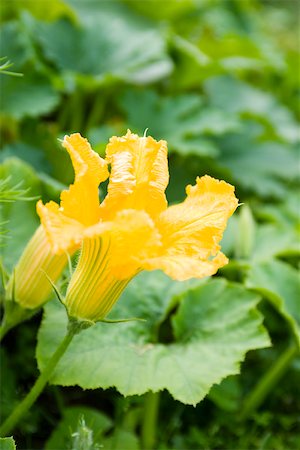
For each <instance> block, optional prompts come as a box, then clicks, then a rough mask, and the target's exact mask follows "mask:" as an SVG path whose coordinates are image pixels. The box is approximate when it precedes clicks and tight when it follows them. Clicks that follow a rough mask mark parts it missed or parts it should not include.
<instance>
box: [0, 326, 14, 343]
mask: <svg viewBox="0 0 300 450" xmlns="http://www.w3.org/2000/svg"><path fill="white" fill-rule="evenodd" d="M10 328H11V327H10V326H8V325H7V324H6V323H3V324H2V325H1V326H0V342H1V341H2V339H3V338H4V336H5V335H6V333H8V332H9V330H10Z"/></svg>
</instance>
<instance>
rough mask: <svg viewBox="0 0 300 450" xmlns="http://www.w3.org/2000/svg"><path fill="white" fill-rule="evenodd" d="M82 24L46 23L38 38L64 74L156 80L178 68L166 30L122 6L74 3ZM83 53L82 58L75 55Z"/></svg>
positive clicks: (79, 55) (38, 33)
mask: <svg viewBox="0 0 300 450" xmlns="http://www.w3.org/2000/svg"><path fill="white" fill-rule="evenodd" d="M73 7H74V11H75V14H76V15H77V16H78V20H79V22H80V26H75V25H73V24H72V23H71V22H70V21H67V20H59V21H56V22H53V23H50V24H46V23H42V22H40V23H39V24H38V26H37V32H36V33H37V39H38V41H39V42H40V44H41V46H42V48H43V51H44V53H45V55H46V57H47V58H48V59H49V60H50V61H52V62H53V63H54V64H55V65H56V66H57V67H58V68H59V69H60V70H62V71H65V72H70V73H73V74H74V75H75V74H77V73H79V74H85V75H94V76H96V77H97V80H98V81H101V80H103V79H105V77H107V76H108V75H109V76H114V77H116V78H120V79H126V80H129V81H130V80H131V81H133V82H138V81H140V82H143V83H147V82H151V81H156V80H157V79H160V78H162V77H164V76H166V75H167V74H169V73H170V71H171V70H172V62H171V60H170V58H169V57H168V56H167V53H166V48H165V42H164V39H163V37H162V35H161V33H160V31H159V30H158V29H157V28H155V27H153V26H151V25H150V24H149V23H148V22H147V21H145V20H144V19H142V18H139V20H137V18H136V16H135V14H133V13H131V12H130V11H129V10H128V9H127V8H126V7H125V6H124V5H121V4H119V3H118V2H112V3H107V2H88V1H87V2H84V3H80V2H74V4H73ZM74 55H77V56H74Z"/></svg>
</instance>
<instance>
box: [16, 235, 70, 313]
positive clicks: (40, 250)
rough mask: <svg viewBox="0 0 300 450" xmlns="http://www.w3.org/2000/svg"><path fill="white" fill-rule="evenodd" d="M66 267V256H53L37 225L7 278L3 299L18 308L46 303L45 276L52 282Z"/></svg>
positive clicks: (47, 295) (48, 289)
mask: <svg viewBox="0 0 300 450" xmlns="http://www.w3.org/2000/svg"><path fill="white" fill-rule="evenodd" d="M66 264H67V255H66V254H65V253H64V254H62V255H55V254H54V253H53V251H52V249H51V246H50V244H49V242H48V239H47V237H46V234H45V230H44V228H43V227H42V226H39V227H38V229H37V230H36V232H35V233H34V235H33V236H32V238H31V239H30V241H29V242H28V244H27V246H26V247H25V250H24V251H23V253H22V255H21V257H20V259H19V261H18V263H17V265H16V267H15V269H14V274H13V276H12V277H11V278H10V281H9V284H8V287H7V300H11V299H12V298H13V299H14V301H15V302H16V303H18V304H19V305H20V306H21V307H22V308H26V309H35V308H38V307H39V306H41V305H42V304H43V303H45V302H46V300H47V299H48V297H49V295H50V293H51V291H52V286H51V284H50V282H49V280H48V279H47V276H48V277H49V278H50V279H51V280H52V281H53V282H56V281H57V279H58V278H59V276H60V275H61V273H62V271H63V269H64V268H65V266H66ZM46 274H47V276H46ZM13 290H14V292H13Z"/></svg>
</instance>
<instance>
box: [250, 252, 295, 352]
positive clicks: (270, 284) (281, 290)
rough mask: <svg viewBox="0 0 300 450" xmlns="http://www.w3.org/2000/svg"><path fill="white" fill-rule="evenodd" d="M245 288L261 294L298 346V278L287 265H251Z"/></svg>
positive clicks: (266, 263) (276, 262) (274, 262)
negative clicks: (247, 287) (281, 318)
mask: <svg viewBox="0 0 300 450" xmlns="http://www.w3.org/2000/svg"><path fill="white" fill-rule="evenodd" d="M246 284H247V286H249V287H251V288H253V289H255V290H256V291H258V292H260V293H261V294H263V295H264V296H265V297H266V298H267V299H268V300H269V301H270V302H271V303H272V304H273V305H274V307H275V308H276V309H277V310H278V312H279V313H280V314H281V315H282V316H283V317H284V318H285V319H286V320H287V322H288V323H289V325H290V327H291V329H292V331H293V333H294V335H295V338H296V341H297V342H298V344H299V345H300V295H299V294H300V277H299V272H298V271H297V270H296V269H294V268H293V267H291V266H290V265H289V264H287V263H284V262H282V261H278V260H271V261H268V262H264V263H261V264H256V265H253V266H252V267H251V269H250V271H249V274H248V277H247V280H246Z"/></svg>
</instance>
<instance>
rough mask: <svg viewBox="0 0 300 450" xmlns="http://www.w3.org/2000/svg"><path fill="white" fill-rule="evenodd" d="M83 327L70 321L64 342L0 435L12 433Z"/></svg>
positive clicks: (9, 418)
mask: <svg viewBox="0 0 300 450" xmlns="http://www.w3.org/2000/svg"><path fill="white" fill-rule="evenodd" d="M81 329H83V327H82V324H81V323H80V322H77V321H70V322H69V326H68V331H67V334H66V336H65V337H64V339H63V340H62V342H61V343H60V344H59V346H58V348H57V349H56V351H55V352H54V354H53V355H52V357H51V358H50V360H49V361H48V364H47V366H46V367H45V369H44V370H43V372H42V373H41V374H40V376H39V377H38V379H37V380H36V382H35V383H34V385H33V386H32V388H31V390H30V392H29V393H28V394H27V395H26V397H25V398H24V399H23V400H22V401H21V403H19V404H18V406H17V407H16V408H15V409H14V411H13V412H12V413H11V415H10V416H9V417H8V418H7V419H6V421H5V422H4V423H3V425H2V427H1V428H0V436H7V435H8V434H10V433H11V431H12V430H13V428H14V427H15V426H16V424H17V423H18V422H19V420H20V419H21V417H22V416H23V415H24V414H25V413H26V412H27V411H28V409H29V408H30V407H31V406H32V405H33V403H34V402H35V401H36V399H37V398H38V396H39V395H40V394H41V392H42V391H43V389H44V387H45V386H46V384H47V382H48V381H49V379H50V377H51V375H52V373H53V371H54V369H55V367H56V366H57V364H58V362H59V360H60V359H61V358H62V356H63V355H64V353H65V351H66V350H67V348H68V346H69V345H70V343H71V341H72V339H73V337H74V336H75V334H77V333H79V331H80V330H81Z"/></svg>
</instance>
